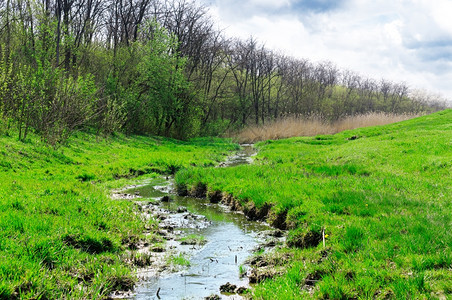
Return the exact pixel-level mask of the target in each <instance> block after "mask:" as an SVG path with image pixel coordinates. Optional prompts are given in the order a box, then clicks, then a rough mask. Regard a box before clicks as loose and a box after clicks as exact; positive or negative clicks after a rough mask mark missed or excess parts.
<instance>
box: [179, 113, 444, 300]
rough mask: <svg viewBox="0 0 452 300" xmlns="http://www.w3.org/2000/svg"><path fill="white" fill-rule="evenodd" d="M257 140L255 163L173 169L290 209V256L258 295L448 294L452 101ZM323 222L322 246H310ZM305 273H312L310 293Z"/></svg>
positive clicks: (187, 178) (192, 181) (182, 176)
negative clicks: (370, 123) (405, 114)
mask: <svg viewBox="0 0 452 300" xmlns="http://www.w3.org/2000/svg"><path fill="white" fill-rule="evenodd" d="M352 137H353V138H352ZM257 147H258V148H259V150H260V151H259V154H258V156H257V158H256V162H255V165H251V166H239V167H234V168H228V169H220V168H205V169H200V168H191V169H189V170H185V171H182V172H180V173H179V174H178V175H177V176H176V180H177V181H178V183H179V184H188V185H192V186H193V185H196V184H197V183H200V182H202V183H206V184H207V185H208V187H209V189H210V190H221V191H226V192H228V193H231V194H233V195H234V196H235V197H236V198H237V199H240V200H241V201H242V203H244V205H246V204H245V203H246V202H250V201H252V202H254V203H255V205H256V206H261V207H262V206H263V205H264V203H267V204H271V205H272V210H273V211H274V212H276V213H282V215H283V214H284V212H287V225H288V226H289V227H291V228H293V229H292V231H291V233H290V237H289V241H291V242H292V244H295V245H298V246H299V247H293V248H291V249H283V250H281V252H289V255H290V256H292V257H293V258H292V259H291V260H290V261H289V262H287V264H286V265H284V266H282V268H283V269H285V270H287V273H286V275H284V276H281V277H278V278H275V279H273V280H268V281H265V282H264V283H262V284H260V285H258V286H257V287H256V289H255V291H254V296H255V297H256V298H262V299H275V298H279V299H291V298H300V297H308V296H309V297H310V296H312V297H314V298H333V299H343V298H385V297H389V298H396V299H404V298H430V297H432V298H441V297H444V296H446V297H452V273H451V268H452V252H451V246H452V230H451V226H452V213H451V212H452V190H451V189H452V177H451V175H452V174H451V170H452V110H446V111H443V112H439V113H436V114H432V115H429V116H424V117H421V118H417V119H412V120H408V121H404V122H401V123H396V124H392V125H386V126H381V127H370V128H362V129H358V130H353V131H346V132H342V133H339V134H336V135H332V136H317V137H306V138H291V139H287V140H279V141H267V142H262V143H259V144H258V145H257ZM322 228H326V229H325V232H326V234H327V238H326V246H327V247H326V250H325V249H323V246H322V243H320V244H318V245H317V246H314V247H306V246H305V245H304V244H303V241H304V240H306V236H307V235H306V234H307V233H308V232H310V233H311V236H312V235H314V236H316V235H315V234H316V233H320V232H321V229H322ZM317 236H318V235H317ZM297 242H298V243H297ZM306 279H314V280H316V281H314V282H316V285H315V289H314V290H313V291H311V293H309V292H308V289H307V288H306V285H305V284H309V281H307V280H306ZM311 282H312V281H311Z"/></svg>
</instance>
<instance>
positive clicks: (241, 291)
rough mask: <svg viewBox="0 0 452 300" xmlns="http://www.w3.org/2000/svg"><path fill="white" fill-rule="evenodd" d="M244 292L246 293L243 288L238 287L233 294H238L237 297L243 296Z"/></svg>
mask: <svg viewBox="0 0 452 300" xmlns="http://www.w3.org/2000/svg"><path fill="white" fill-rule="evenodd" d="M246 291H247V289H246V287H243V286H241V287H238V288H237V289H236V290H235V292H236V293H237V294H239V295H242V294H244V293H245V292H246Z"/></svg>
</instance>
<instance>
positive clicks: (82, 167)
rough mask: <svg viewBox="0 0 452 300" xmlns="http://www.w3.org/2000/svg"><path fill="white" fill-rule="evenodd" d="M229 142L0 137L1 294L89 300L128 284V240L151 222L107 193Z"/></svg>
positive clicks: (214, 152) (202, 159) (222, 149)
mask: <svg viewBox="0 0 452 300" xmlns="http://www.w3.org/2000/svg"><path fill="white" fill-rule="evenodd" d="M235 148H236V145H233V144H230V143H228V142H227V141H223V140H207V139H205V140H201V139H200V140H194V141H191V142H187V143H184V142H179V141H174V140H165V139H155V138H146V137H124V136H120V137H116V138H111V139H108V140H101V141H99V142H97V141H96V138H95V137H94V136H92V135H89V134H83V133H80V134H78V136H76V137H74V138H73V139H71V141H70V142H69V145H68V146H65V147H62V148H60V149H58V150H57V151H55V150H52V149H50V148H48V147H47V146H45V145H42V144H41V143H40V141H39V139H38V138H37V137H31V140H29V141H28V142H27V143H22V142H18V141H17V140H16V139H15V138H11V137H7V136H4V135H3V136H0V149H1V150H0V299H10V298H15V297H20V298H42V299H46V298H54V299H59V298H84V299H94V298H101V297H103V296H105V295H106V294H108V293H109V292H110V291H111V290H112V289H116V288H122V287H127V286H130V285H132V284H133V276H132V275H131V267H130V266H126V265H125V263H124V262H123V259H121V258H122V255H124V249H125V248H126V246H125V243H126V242H128V241H130V240H131V239H139V238H143V235H142V233H143V231H144V230H145V228H149V226H150V224H146V222H143V221H142V220H141V219H140V217H139V215H136V214H135V213H134V211H133V205H132V204H131V202H128V201H119V200H116V201H114V200H111V199H109V197H108V194H109V190H110V189H111V188H115V187H120V186H123V185H125V184H127V183H130V179H129V180H128V179H126V178H129V177H131V176H134V175H136V174H148V175H146V176H147V177H153V176H157V174H156V173H154V172H163V173H172V172H174V171H176V170H177V169H179V168H182V167H188V166H189V165H193V164H196V165H202V166H207V165H212V164H214V163H217V161H219V160H220V159H222V158H223V157H224V155H226V154H227V152H228V150H232V149H235ZM118 178H121V179H118Z"/></svg>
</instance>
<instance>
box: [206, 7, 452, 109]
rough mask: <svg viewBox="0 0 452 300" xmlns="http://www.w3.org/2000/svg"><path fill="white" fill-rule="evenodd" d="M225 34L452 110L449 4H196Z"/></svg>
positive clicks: (451, 32)
mask: <svg viewBox="0 0 452 300" xmlns="http://www.w3.org/2000/svg"><path fill="white" fill-rule="evenodd" d="M198 1H199V2H201V3H203V4H205V5H206V6H208V7H209V10H210V13H211V14H212V17H213V19H214V20H215V21H216V23H217V24H218V26H219V27H220V28H221V29H224V32H225V34H226V35H228V36H231V37H240V38H243V39H246V38H248V37H250V36H254V37H256V38H257V39H258V40H259V41H260V42H262V43H264V44H265V45H266V46H267V48H269V49H275V50H280V51H282V52H284V53H286V54H289V55H291V56H294V57H301V58H308V59H310V60H312V61H315V62H317V61H325V60H329V61H332V62H334V63H335V64H336V65H337V66H338V67H340V68H341V69H350V70H353V71H355V72H357V73H359V74H361V75H364V76H367V77H372V78H375V79H380V78H386V79H390V80H393V81H397V82H406V83H407V84H408V85H409V86H410V87H412V88H416V89H427V90H428V91H430V92H435V93H437V92H438V93H441V94H442V95H443V96H444V97H446V98H448V99H449V101H451V102H450V103H452V0H373V1H372V0H198Z"/></svg>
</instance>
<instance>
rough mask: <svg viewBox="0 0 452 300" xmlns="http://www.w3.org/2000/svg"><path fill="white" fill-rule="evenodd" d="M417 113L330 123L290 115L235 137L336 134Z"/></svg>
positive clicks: (245, 139)
mask: <svg viewBox="0 0 452 300" xmlns="http://www.w3.org/2000/svg"><path fill="white" fill-rule="evenodd" d="M418 116H419V115H415V114H388V113H376V112H374V113H368V114H364V115H356V116H349V117H346V118H344V119H341V120H339V121H336V122H333V123H328V122H326V121H324V120H322V118H321V117H310V118H298V117H289V118H285V119H281V120H277V121H274V122H272V123H268V124H266V125H259V126H249V127H247V128H245V129H243V130H242V131H241V132H239V133H238V134H237V135H235V137H236V138H237V139H238V141H239V142H241V143H254V142H257V141H264V140H278V139H284V138H289V137H296V136H315V135H319V134H335V133H338V132H341V131H344V130H351V129H356V128H361V127H369V126H378V125H386V124H391V123H396V122H400V121H405V120H408V119H412V118H415V117H418Z"/></svg>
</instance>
